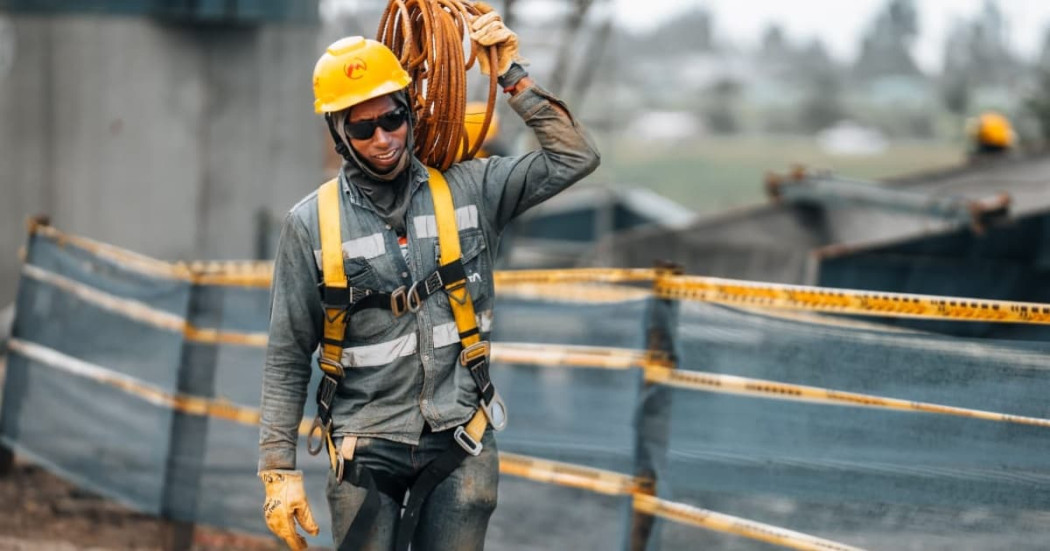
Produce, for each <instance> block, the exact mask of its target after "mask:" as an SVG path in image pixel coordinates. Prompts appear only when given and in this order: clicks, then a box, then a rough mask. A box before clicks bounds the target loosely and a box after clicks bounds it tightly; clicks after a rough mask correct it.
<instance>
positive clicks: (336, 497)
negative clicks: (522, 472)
mask: <svg viewBox="0 0 1050 551" xmlns="http://www.w3.org/2000/svg"><path fill="white" fill-rule="evenodd" d="M451 433H452V431H451V430H449V431H443V432H439V433H432V432H429V431H424V433H423V435H422V436H421V437H420V440H419V445H418V446H411V445H408V444H402V443H399V442H393V441H390V440H383V439H381V438H358V440H357V445H356V447H355V448H354V459H353V461H354V462H356V463H358V464H359V465H362V466H364V467H366V468H368V469H369V470H370V471H372V472H379V473H382V474H384V475H386V476H388V477H392V478H396V479H400V480H402V481H404V482H405V483H406V484H408V483H410V482H411V481H412V480H414V479H415V477H416V476H417V475H418V474H419V473H420V471H422V470H423V468H424V467H426V465H427V463H429V462H430V461H432V460H433V459H434V458H436V457H437V456H439V455H441V453H442V452H444V451H445V450H446V449H448V448H449V446H457V445H458V444H456V443H455V442H453V440H452V435H451ZM481 442H482V444H483V445H484V448H483V449H482V451H481V454H480V455H478V456H476V457H475V456H470V455H468V456H467V457H466V459H464V460H463V462H462V463H460V465H459V467H458V468H456V470H455V471H453V472H452V474H450V475H449V476H448V478H446V479H445V480H443V481H442V482H441V483H440V484H438V486H437V487H436V488H434V491H433V492H432V493H431V494H430V496H429V497H428V498H427V500H426V502H425V503H424V505H423V508H422V510H421V512H420V519H419V524H418V526H417V527H416V533H415V537H414V538H413V540H412V551H449V550H454V551H481V550H482V549H484V547H485V531H486V530H487V529H488V524H489V517H490V516H492V512H493V511H494V510H495V509H496V492H497V487H498V484H499V455H498V451H497V449H496V439H495V438H494V437H493V435H492V430H491V429H489V430H486V431H485V435H484V437H482V439H481ZM336 449H338V446H336ZM366 494H367V492H366V490H365V489H364V488H362V487H360V486H355V485H353V484H350V483H349V482H339V481H337V480H336V479H335V474H334V473H333V472H329V474H328V488H327V495H328V507H329V510H330V511H331V513H332V535H333V538H334V540H335V545H336V547H337V548H338V547H339V544H340V542H341V541H342V540H343V537H344V536H345V535H346V533H347V530H348V529H349V527H350V524H351V523H352V522H353V520H354V517H355V516H356V515H357V512H358V510H359V509H360V508H361V506H362V504H363V503H364V500H365V495H366ZM379 497H380V507H379V514H378V516H377V517H376V519H375V522H374V523H373V525H372V527H371V530H370V533H369V535H368V537H367V538H366V541H365V544H364V547H362V551H392V550H393V549H394V542H395V540H396V537H397V528H398V524H399V522H400V518H401V504H400V503H397V502H395V501H394V500H393V498H391V497H390V496H388V495H387V494H385V493H382V492H379Z"/></svg>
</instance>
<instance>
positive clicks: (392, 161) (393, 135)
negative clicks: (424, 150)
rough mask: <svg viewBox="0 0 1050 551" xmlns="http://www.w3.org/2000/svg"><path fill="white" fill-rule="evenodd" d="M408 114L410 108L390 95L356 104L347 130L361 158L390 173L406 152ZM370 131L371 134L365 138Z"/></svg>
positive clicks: (352, 144) (348, 137)
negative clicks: (405, 107) (396, 101)
mask: <svg viewBox="0 0 1050 551" xmlns="http://www.w3.org/2000/svg"><path fill="white" fill-rule="evenodd" d="M407 116H408V112H407V110H405V109H404V108H400V107H399V106H398V105H397V103H395V102H394V100H393V99H392V98H391V97H390V96H389V95H387V96H379V97H378V98H372V99H370V100H368V101H366V102H364V103H359V104H357V105H355V106H353V107H352V108H351V109H350V113H349V114H348V115H347V118H346V125H345V126H344V128H343V130H344V132H345V133H346V137H347V139H348V140H349V141H350V146H351V147H353V148H354V151H356V152H357V154H358V156H359V157H360V158H361V160H363V161H365V162H366V163H368V164H369V165H371V166H372V168H373V169H375V170H376V171H377V172H380V173H386V172H389V171H390V170H392V169H393V168H394V167H396V166H397V164H398V161H399V160H400V159H401V156H402V155H405V154H406V153H405V140H406V138H407V136H408V124H406V123H407ZM398 121H400V124H398ZM395 125H396V126H395ZM373 129H374V130H373ZM369 130H372V132H371V135H369V136H368V137H364V136H365V134H368V131H369Z"/></svg>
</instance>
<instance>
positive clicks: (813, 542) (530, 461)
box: [499, 452, 861, 551]
mask: <svg viewBox="0 0 1050 551" xmlns="http://www.w3.org/2000/svg"><path fill="white" fill-rule="evenodd" d="M499 470H500V473H501V474H505V475H510V476H517V477H520V478H525V479H528V480H532V481H535V482H540V483H544V484H554V485H558V486H566V487H570V488H579V489H583V490H589V491H592V492H595V493H600V494H605V495H624V496H632V500H633V504H632V505H633V508H634V510H636V511H638V512H641V513H644V514H647V515H652V516H659V517H662V518H666V519H668V520H671V521H675V522H679V523H682V524H688V525H692V526H696V527H699V528H705V529H708V530H712V531H715V532H721V533H726V534H734V535H737V536H743V537H746V538H750V539H754V540H759V541H764V542H767V543H773V544H776V545H781V546H783V547H789V548H792V549H806V550H814V551H861V550H860V549H858V548H856V547H850V546H848V545H843V544H841V543H837V542H833V541H830V540H825V539H821V538H817V537H814V536H810V535H808V534H803V533H801V532H795V531H793V530H787V529H784V528H779V527H776V526H771V525H768V524H762V523H759V522H755V521H752V520H747V519H743V518H739V517H734V516H730V515H726V514H722V513H716V512H714V511H709V510H706V509H701V508H699V507H693V506H690V505H686V504H684V503H675V502H673V501H666V500H663V499H660V498H657V497H654V496H653V495H652V488H653V481H652V480H647V479H642V478H638V477H634V476H630V475H625V474H622V473H617V472H614V471H607V470H603V469H595V468H593V467H584V466H582V465H573V464H570V463H562V462H559V461H550V460H547V459H539V458H535V457H528V456H524V455H517V454H513V453H507V452H500V454H499Z"/></svg>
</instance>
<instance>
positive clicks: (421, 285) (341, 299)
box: [307, 167, 507, 551]
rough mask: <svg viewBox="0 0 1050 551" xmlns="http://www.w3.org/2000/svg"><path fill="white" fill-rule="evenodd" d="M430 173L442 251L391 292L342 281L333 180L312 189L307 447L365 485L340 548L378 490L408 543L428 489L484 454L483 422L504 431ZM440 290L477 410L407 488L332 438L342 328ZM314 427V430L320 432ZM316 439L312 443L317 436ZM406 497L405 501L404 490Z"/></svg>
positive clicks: (369, 516) (445, 196)
mask: <svg viewBox="0 0 1050 551" xmlns="http://www.w3.org/2000/svg"><path fill="white" fill-rule="evenodd" d="M427 171H428V173H429V176H430V177H429V187H430V194H431V196H432V197H433V200H434V218H435V220H436V224H437V229H438V246H439V249H440V258H439V266H440V267H439V268H438V269H437V270H435V271H434V272H432V273H431V274H430V275H428V276H427V277H425V278H423V279H422V280H420V281H417V282H416V283H414V284H413V285H411V286H410V287H408V288H407V289H406V288H405V287H400V288H398V289H396V290H395V291H393V292H391V293H382V292H378V291H376V290H373V289H358V288H355V287H350V286H349V285H348V283H347V277H346V272H345V270H344V268H343V251H342V235H341V230H340V216H339V197H340V186H339V182H338V179H333V180H330V181H328V182H325V183H324V184H323V185H321V188H320V189H319V190H318V194H317V209H318V220H319V226H320V235H321V267H322V271H323V278H324V279H323V284H322V286H321V301H322V307H323V309H324V336H323V338H322V340H321V353H320V354H319V356H318V359H317V363H318V366H319V367H320V369H321V371H322V374H323V376H322V377H321V382H320V384H319V386H318V388H317V417H316V418H315V419H314V422H313V425H312V426H311V428H310V435H309V438H308V441H307V449H308V451H309V452H310V453H311V454H312V455H316V454H317V453H319V452H320V450H321V447H322V446H323V445H325V444H327V448H328V453H329V457H330V459H331V464H332V469H333V470H334V471H335V474H336V477H337V478H338V479H339V480H340V481H347V482H350V483H351V484H354V485H356V486H360V487H364V488H366V489H367V495H366V498H365V502H364V504H363V505H362V507H361V509H360V510H359V511H358V513H357V516H356V517H355V518H354V521H353V523H352V524H351V526H350V529H349V531H348V533H347V535H346V537H345V538H344V541H343V543H342V544H340V546H339V549H357V548H358V547H360V545H361V543H363V538H364V537H365V535H367V533H368V530H369V528H370V526H371V524H372V522H373V521H374V519H375V516H376V515H377V514H378V512H379V496H378V493H377V492H383V493H386V494H388V495H390V496H391V497H392V498H393V499H394V500H395V502H398V503H402V508H403V511H402V515H401V523H400V525H399V527H398V534H397V545H396V549H398V550H399V551H405V550H407V549H408V546H409V543H410V542H411V540H412V536H413V534H414V533H415V528H416V525H417V523H418V522H419V513H420V510H421V509H422V506H423V503H424V501H425V500H426V498H427V496H428V495H429V494H430V492H431V491H432V490H433V489H434V488H435V487H436V486H437V485H438V484H439V483H440V482H441V481H442V480H444V479H445V478H446V477H447V476H448V475H449V474H451V473H452V471H454V470H455V469H456V467H458V466H459V464H460V463H461V462H462V461H463V460H464V459H465V458H466V457H467V456H468V455H474V456H477V455H479V454H480V453H481V450H482V447H483V446H482V444H481V438H482V436H483V435H484V432H485V428H486V426H487V425H492V427H493V429H495V430H502V429H503V428H504V427H505V426H506V424H507V413H506V407H505V406H504V404H503V399H502V398H501V397H500V395H499V392H497V391H496V387H495V386H494V385H493V384H492V380H491V378H490V377H489V352H490V348H491V347H490V345H489V342H488V341H484V340H481V331H480V330H479V329H478V325H477V318H476V315H475V312H474V302H473V300H472V299H471V296H470V292H469V290H468V289H467V274H466V270H465V269H464V267H463V259H462V254H461V248H460V242H459V229H458V228H457V226H456V216H455V206H454V204H453V200H452V191H451V190H450V189H449V186H448V182H447V181H446V180H445V177H444V175H442V174H441V172H440V171H438V170H436V169H434V168H430V167H427ZM442 290H444V292H445V293H447V294H448V297H449V304H450V306H451V308H452V315H453V317H454V318H455V320H456V328H457V330H458V331H459V339H460V344H461V345H462V350H461V352H460V354H459V363H460V364H461V365H462V366H463V367H465V368H466V369H468V370H469V372H470V375H471V378H472V379H473V380H474V383H475V384H476V385H477V388H478V393H479V396H480V399H479V408H478V410H477V411H476V412H475V413H474V416H473V417H472V418H471V419H470V421H469V422H467V423H466V424H465V425H462V426H459V427H457V428H456V429H455V431H454V432H453V436H452V438H453V440H454V441H455V442H456V444H458V445H457V446H450V447H449V449H448V450H447V451H445V452H444V453H443V454H442V455H440V456H438V457H437V458H436V459H434V460H433V461H431V462H430V463H429V464H428V465H427V466H426V467H424V469H423V471H422V472H420V474H419V476H418V477H416V480H415V481H413V482H412V485H411V487H409V488H406V487H405V485H404V484H402V483H400V482H399V481H396V480H393V479H390V478H389V477H386V476H384V475H382V474H381V473H372V472H369V470H368V469H366V468H364V467H362V466H361V465H358V464H357V462H354V461H351V462H350V463H349V465H347V464H346V461H345V460H344V457H343V454H342V453H340V451H339V450H337V449H336V447H335V445H334V442H333V440H332V434H331V428H332V403H333V402H334V400H335V396H336V391H337V390H338V388H339V383H340V382H341V381H342V380H343V377H345V375H346V372H345V370H344V367H343V364H342V355H343V348H344V344H345V343H346V339H347V327H348V325H349V323H350V317H351V316H352V315H353V313H354V312H356V311H358V310H361V309H365V308H382V309H389V310H390V311H391V312H392V313H393V315H394V316H398V317H400V316H401V315H403V314H405V313H406V312H417V311H419V309H420V308H422V307H423V302H424V301H425V300H426V299H427V298H428V297H430V296H432V295H434V294H437V293H438V292H439V291H442ZM318 433H319V434H318ZM315 435H317V436H318V438H317V439H316V445H315V444H314V437H315ZM406 490H407V491H408V499H407V501H405V499H404V495H405V491H406Z"/></svg>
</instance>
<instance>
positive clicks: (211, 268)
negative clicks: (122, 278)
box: [30, 224, 273, 288]
mask: <svg viewBox="0 0 1050 551" xmlns="http://www.w3.org/2000/svg"><path fill="white" fill-rule="evenodd" d="M30 231H31V232H32V233H33V234H36V235H39V236H41V237H46V238H48V239H51V240H52V241H55V242H56V243H58V244H59V245H66V244H69V245H74V246H76V247H78V248H80V249H83V250H85V251H88V252H90V253H92V254H94V255H96V256H98V257H100V258H104V259H106V260H108V261H110V262H113V263H114V264H118V265H120V266H122V267H124V268H127V269H129V270H133V271H136V272H139V273H143V274H146V275H150V276H154V277H162V278H165V279H174V280H179V281H186V282H189V283H193V284H196V285H216V286H219V285H221V286H235V287H261V288H269V287H270V281H271V279H272V274H273V263H272V262H259V261H243V262H238V261H224V262H191V263H185V262H165V261H163V260H157V259H155V258H150V257H148V256H145V255H141V254H138V253H135V252H132V251H129V250H127V249H123V248H120V247H117V246H114V245H110V244H108V243H102V242H99V241H95V240H93V239H88V238H86V237H80V236H78V235H72V234H67V233H63V232H61V231H59V230H57V229H55V228H53V227H51V226H45V225H40V224H31V225H30Z"/></svg>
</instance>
